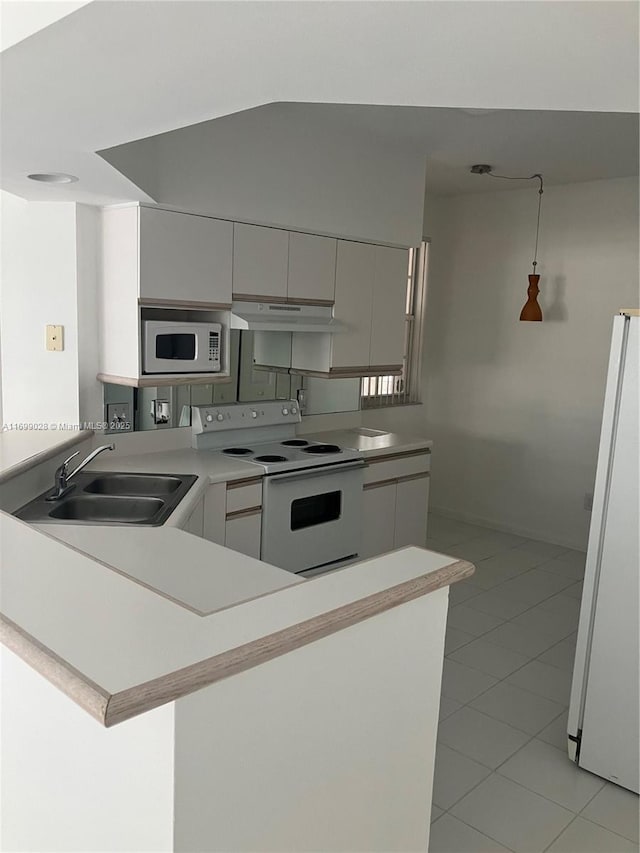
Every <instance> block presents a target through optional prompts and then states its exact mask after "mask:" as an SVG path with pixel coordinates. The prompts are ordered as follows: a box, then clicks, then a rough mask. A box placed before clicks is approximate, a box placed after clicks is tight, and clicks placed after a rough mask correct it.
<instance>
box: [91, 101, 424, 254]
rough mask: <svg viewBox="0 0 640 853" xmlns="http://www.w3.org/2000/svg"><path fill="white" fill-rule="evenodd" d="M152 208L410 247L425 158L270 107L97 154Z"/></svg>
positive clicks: (315, 112)
mask: <svg viewBox="0 0 640 853" xmlns="http://www.w3.org/2000/svg"><path fill="white" fill-rule="evenodd" d="M103 154H104V156H106V157H107V159H108V160H109V162H110V163H113V164H114V165H115V166H116V167H117V168H119V169H121V170H122V171H123V172H125V173H126V174H127V176H128V177H130V178H131V179H132V180H134V181H136V183H139V184H140V185H141V186H142V187H143V188H144V189H145V191H146V192H148V193H149V194H151V195H152V196H153V197H154V198H155V199H156V200H157V201H158V202H160V203H165V204H171V205H175V206H178V207H184V208H186V209H190V210H197V211H200V212H205V213H210V214H213V215H216V216H222V217H226V218H229V219H234V218H236V219H247V220H250V221H255V222H262V223H265V224H269V225H281V226H285V227H289V228H303V229H308V230H311V231H320V232H325V233H330V234H337V235H340V236H343V237H360V238H365V239H370V240H380V241H384V242H391V243H400V244H403V245H408V246H413V245H417V243H419V242H420V239H421V237H422V234H421V226H422V207H423V203H424V172H425V162H426V152H424V151H423V150H422V148H421V147H420V146H416V147H414V148H413V149H412V150H408V149H407V150H403V149H402V148H401V147H398V146H395V145H394V146H389V145H385V142H384V140H380V141H378V140H376V139H375V138H371V135H370V134H369V135H368V136H367V135H365V134H364V132H363V131H362V130H359V131H355V130H354V129H352V128H351V127H349V126H348V123H346V122H344V123H343V124H338V125H336V123H335V121H333V122H328V121H327V120H326V118H325V115H324V112H323V110H322V108H321V106H320V105H307V104H268V105H267V106H265V107H259V108H257V109H254V110H247V111H245V112H242V113H236V114H235V115H229V116H224V117H223V118H219V119H217V120H216V121H213V122H205V123H202V124H199V125H193V126H192V127H187V128H183V129H182V130H177V131H173V132H172V133H166V134H163V135H162V136H159V137H156V138H155V139H152V140H142V141H140V142H135V143H131V144H129V145H125V146H122V147H120V148H119V149H118V148H116V149H112V150H110V151H109V152H103Z"/></svg>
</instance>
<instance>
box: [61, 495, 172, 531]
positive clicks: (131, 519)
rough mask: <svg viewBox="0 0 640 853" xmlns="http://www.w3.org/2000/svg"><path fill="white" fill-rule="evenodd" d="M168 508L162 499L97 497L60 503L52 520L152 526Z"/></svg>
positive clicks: (79, 498) (77, 498) (76, 498)
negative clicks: (164, 509) (145, 524)
mask: <svg viewBox="0 0 640 853" xmlns="http://www.w3.org/2000/svg"><path fill="white" fill-rule="evenodd" d="M163 506H164V501H163V500H161V498H136V497H125V496H123V495H119V496H118V497H113V496H109V497H106V496H104V495H100V496H98V495H96V496H95V497H93V496H91V497H89V496H88V495H82V496H79V497H71V498H69V499H68V500H66V501H65V500H63V501H61V502H60V506H58V507H56V508H55V509H53V510H51V512H50V513H49V516H50V517H51V518H58V519H64V520H65V521H87V522H92V523H100V522H104V521H110V522H118V523H119V524H142V523H147V524H149V523H151V522H153V520H154V518H155V516H156V515H158V513H159V512H160V510H161V509H162V508H163Z"/></svg>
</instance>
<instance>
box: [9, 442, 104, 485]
mask: <svg viewBox="0 0 640 853" xmlns="http://www.w3.org/2000/svg"><path fill="white" fill-rule="evenodd" d="M92 435H93V431H92V430H55V431H54V430H6V431H4V432H0V483H3V482H6V481H7V480H10V479H11V478H12V477H16V476H17V475H18V474H21V473H23V472H24V471H28V470H29V469H30V468H33V466H34V465H38V464H39V463H40V462H45V461H46V460H47V459H50V458H51V457H53V456H55V455H56V454H58V453H60V451H62V450H64V449H65V448H67V447H68V448H71V447H74V446H75V445H76V444H80V443H81V442H83V441H86V440H87V439H88V438H90V437H91V436H92Z"/></svg>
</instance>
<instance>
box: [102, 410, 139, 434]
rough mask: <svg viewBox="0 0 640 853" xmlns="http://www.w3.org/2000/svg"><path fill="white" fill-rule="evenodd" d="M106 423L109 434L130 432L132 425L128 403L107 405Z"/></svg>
mask: <svg viewBox="0 0 640 853" xmlns="http://www.w3.org/2000/svg"><path fill="white" fill-rule="evenodd" d="M107 423H108V424H109V432H130V431H131V430H132V429H133V424H132V423H131V406H130V405H129V403H107Z"/></svg>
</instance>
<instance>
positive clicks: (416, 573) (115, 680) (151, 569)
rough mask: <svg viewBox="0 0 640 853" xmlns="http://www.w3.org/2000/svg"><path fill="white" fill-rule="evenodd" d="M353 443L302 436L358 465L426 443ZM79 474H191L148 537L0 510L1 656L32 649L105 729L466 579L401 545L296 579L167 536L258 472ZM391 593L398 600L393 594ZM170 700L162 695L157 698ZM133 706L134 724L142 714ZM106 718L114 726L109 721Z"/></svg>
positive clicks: (175, 456)
mask: <svg viewBox="0 0 640 853" xmlns="http://www.w3.org/2000/svg"><path fill="white" fill-rule="evenodd" d="M364 433H365V434H363V432H362V431H352V430H346V431H341V432H336V433H320V434H319V435H318V436H313V438H319V439H320V440H323V441H333V442H337V443H341V444H344V445H345V446H350V447H353V448H354V449H356V450H360V451H361V452H362V453H363V455H364V456H365V457H367V456H371V455H381V454H390V453H402V452H410V451H416V450H418V451H419V450H426V449H428V448H429V447H430V445H431V442H429V441H426V440H424V439H413V438H411V439H407V438H405V437H401V436H397V435H396V434H393V433H385V434H380V435H374V436H372V435H370V434H367V433H370V431H369V430H366V431H364ZM116 443H117V442H116ZM90 467H91V469H93V470H101V471H106V470H118V471H132V472H133V471H136V472H157V473H173V474H196V475H197V477H198V481H197V482H196V483H195V484H194V486H192V488H191V489H190V491H189V492H188V493H187V495H186V496H185V498H184V499H183V501H182V502H181V504H180V505H179V507H178V508H177V509H176V510H175V511H174V513H173V514H172V516H171V517H170V518H169V520H168V522H167V523H166V524H165V525H164V527H159V528H157V527H156V528H141V527H127V526H95V527H94V526H88V525H39V526H38V527H35V526H30V525H27V524H25V523H24V522H22V521H19V520H18V519H16V518H14V517H13V516H9V515H6V514H4V513H0V558H1V560H0V563H1V568H2V579H1V583H2V602H1V603H2V616H3V619H4V627H5V634H7V633H8V634H9V635H10V639H9V645H10V647H12V648H14V649H17V651H18V653H21V652H20V649H21V648H22V647H23V646H24V645H25V644H26V647H27V648H28V649H30V650H31V651H28V653H26V654H25V658H28V657H29V655H32V657H33V654H32V652H33V649H36V652H37V653H34V654H35V657H36V658H38V660H40V661H41V660H42V659H44V660H45V665H44V666H40V665H39V664H38V665H36V664H35V663H33V665H35V666H36V668H39V670H40V671H41V672H44V673H45V675H46V677H49V678H50V680H52V681H54V683H57V684H58V686H60V687H61V689H63V690H65V692H67V693H68V694H69V695H72V696H73V695H74V693H73V689H72V688H69V689H68V690H67V689H66V687H65V678H68V677H69V676H68V673H71V675H72V680H73V678H75V680H76V682H77V681H78V679H79V681H80V682H81V683H82V684H81V686H83V688H82V689H84V688H85V687H86V686H87V685H89V687H88V688H87V689H89V690H94V689H95V690H96V691H97V694H96V695H99V697H106V698H104V707H101V708H100V709H98V711H99V712H98V711H96V712H95V713H94V710H93V705H92V706H91V708H89V707H88V706H89V705H91V703H90V702H85V704H84V705H83V706H84V707H87V709H88V710H90V712H91V713H94V716H96V717H97V718H98V719H107V707H110V704H109V703H110V702H111V699H113V698H114V697H115V698H116V700H117V701H116V703H115V706H117V705H118V701H119V700H120V699H121V697H122V696H125V697H127V698H126V701H132V700H130V698H129V694H132V693H135V691H136V690H139V691H143V692H144V690H143V688H144V687H145V685H147V683H150V682H154V683H155V682H156V681H157V682H162V685H164V681H163V679H170V678H171V677H178V678H181V679H182V688H181V689H182V690H183V694H184V692H185V691H187V692H188V690H189V689H191V690H193V689H197V688H198V686H203V682H202V681H201V680H200V681H197V679H196V676H195V675H193V679H194V680H193V684H192V683H191V681H190V680H189V679H190V678H191V677H192V676H191V675H186V674H184V673H193V672H195V669H197V668H199V671H200V676H199V677H200V678H201V679H202V678H203V677H204V676H203V675H202V671H203V667H204V668H205V669H206V667H207V666H208V665H209V664H210V663H211V662H212V661H213V662H214V663H215V661H216V660H218V659H219V656H221V655H224V654H225V653H227V652H228V651H229V650H233V649H244V648H250V647H251V648H253V646H252V645H251V644H254V646H255V645H256V644H257V643H259V642H262V643H264V641H265V638H266V637H267V636H271V635H274V636H280V635H282V636H284V634H286V632H287V631H290V630H291V631H293V632H294V633H295V631H296V630H297V629H298V628H299V627H300V625H301V624H304V625H312V623H314V620H317V619H318V618H320V617H321V616H322V614H324V615H325V616H326V617H327V618H328V619H330V618H331V614H332V613H334V612H337V611H336V608H338V610H339V609H340V608H342V607H345V606H350V604H353V603H354V602H356V603H357V602H360V601H361V600H362V599H367V597H369V599H371V597H373V598H374V599H375V597H376V596H381V595H387V596H388V595H389V593H390V591H391V590H392V589H400V587H402V585H403V584H405V585H406V584H417V585H418V587H419V588H420V589H422V590H423V591H422V592H420V593H419V594H425V593H426V592H428V591H430V590H431V589H435V588H438V586H443V585H446V584H447V583H450V582H452V580H456V579H460V577H461V576H464V575H465V573H466V574H469V573H470V572H471V571H472V568H471V567H470V566H469V565H468V564H466V563H464V564H463V563H460V562H456V563H453V561H452V559H451V558H448V557H446V556H444V555H442V554H436V553H433V552H429V551H424V550H422V549H418V548H408V549H404V550H402V551H397V552H394V553H392V554H389V555H386V556H383V557H379V558H375V559H373V560H368V561H365V562H364V563H359V564H356V565H353V566H349V567H347V568H345V569H343V570H340V571H336V572H333V573H331V574H328V575H323V576H319V577H316V578H312V579H309V580H301V579H300V578H298V577H297V576H295V575H292V574H290V573H288V572H285V571H283V570H281V569H277V568H274V567H273V566H269V565H267V564H265V563H262V562H261V561H259V560H255V559H252V558H250V557H246V556H244V555H241V554H238V553H236V552H233V551H230V550H228V549H226V548H224V547H222V546H220V545H215V544H214V543H212V542H209V541H207V540H204V539H200V538H198V537H195V536H192V535H191V534H188V533H186V532H184V531H180V530H176V529H175V527H176V525H179V524H180V522H181V521H182V520H184V518H185V517H186V516H187V513H188V512H189V511H190V509H191V507H193V505H194V503H195V502H196V501H197V500H199V498H200V497H201V495H202V494H203V492H204V490H205V489H206V487H207V486H208V485H209V484H210V483H215V482H225V481H230V480H237V479H252V478H255V477H256V476H260V473H261V469H260V468H259V467H258V466H256V465H252V464H251V463H248V462H242V461H239V460H237V459H232V458H228V457H226V456H222V455H221V454H219V453H215V452H212V451H195V450H191V449H190V448H184V447H183V448H181V449H177V450H167V451H158V452H155V453H144V454H140V453H132V454H130V455H127V456H124V455H120V454H119V453H117V452H116V453H113V454H111V453H104V454H102V455H101V456H100V457H98V458H97V459H96V460H95V462H94V463H93V464H92V465H91V466H90ZM66 543H69V544H66ZM428 576H431V578H429V579H427V580H425V579H426V578H428ZM398 585H400V587H399V586H398ZM425 585H426V586H425ZM418 587H415V588H418ZM426 587H428V588H426ZM415 588H414V591H415ZM394 594H397V595H398V596H400V597H401V596H402V595H406V594H407V593H406V590H404V588H403V591H402V593H400V592H398V593H394ZM403 600H404V599H403ZM372 606H373V605H372ZM385 606H386V605H385ZM362 618H364V617H362ZM309 630H316V629H315V628H313V629H309ZM16 638H17V639H16ZM261 638H262V639H261ZM306 641H308V640H306ZM301 642H302V641H301ZM247 644H248V645H247ZM256 654H257V653H256ZM260 654H264V652H263V651H260ZM38 656H39V657H38ZM34 659H35V658H34ZM46 661H49V662H50V661H54V663H55V666H56V667H58V669H57V670H56V674H55V675H54V676H51V675H50V674H48V672H47V671H46V666H47V665H46ZM211 665H212V666H213V665H214V664H211ZM252 665H255V664H252ZM60 667H62V670H61V671H62V673H63V674H62V675H60V672H58V670H59V669H60ZM194 668H195V669H194ZM207 672H209V675H211V672H210V671H208V670H207ZM65 673H66V675H65ZM211 677H213V676H211ZM185 685H186V686H185ZM74 689H75V688H74ZM157 689H158V690H160V689H161V688H157ZM167 690H168V688H167ZM172 696H174V698H175V695H174V694H173V693H171V692H170V691H169V692H167V694H166V698H164V694H162V695H161V698H162V699H163V701H170V699H171V697H172ZM74 698H75V697H74ZM156 698H157V697H156ZM77 701H79V700H77ZM92 701H93V700H92ZM121 701H125V700H121ZM147 701H148V700H147ZM99 702H102V699H99ZM80 704H83V703H82V702H80ZM134 704H135V703H134ZM156 704H160V702H159V701H156ZM135 707H136V708H137V710H136V711H135V713H140V712H141V711H142V710H144V709H145V708H144V707H143V706H142V705H140V707H139V708H138V707H137V706H135ZM147 707H149V705H147ZM120 713H122V712H120ZM128 715H129V716H131V713H129V714H128ZM114 717H115V721H118V719H117V718H118V714H117V713H116V712H114ZM107 724H109V723H107Z"/></svg>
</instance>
